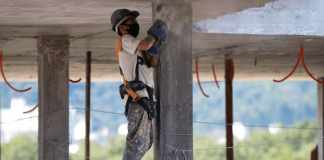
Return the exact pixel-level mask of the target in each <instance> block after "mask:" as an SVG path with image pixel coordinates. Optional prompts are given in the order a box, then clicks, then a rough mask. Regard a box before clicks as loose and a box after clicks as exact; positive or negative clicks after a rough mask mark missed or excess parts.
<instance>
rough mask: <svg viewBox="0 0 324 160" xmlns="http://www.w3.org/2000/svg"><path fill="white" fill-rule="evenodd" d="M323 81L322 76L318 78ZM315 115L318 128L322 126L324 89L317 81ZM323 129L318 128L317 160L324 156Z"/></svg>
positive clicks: (323, 124)
mask: <svg viewBox="0 0 324 160" xmlns="http://www.w3.org/2000/svg"><path fill="white" fill-rule="evenodd" d="M319 80H320V81H323V80H324V78H319ZM317 101H318V103H317V117H318V128H324V119H323V116H324V89H323V84H320V83H317ZM323 132H324V130H318V134H317V135H318V151H317V153H318V160H323V158H324V155H323V153H324V139H323V137H324V136H323V135H324V134H323Z"/></svg>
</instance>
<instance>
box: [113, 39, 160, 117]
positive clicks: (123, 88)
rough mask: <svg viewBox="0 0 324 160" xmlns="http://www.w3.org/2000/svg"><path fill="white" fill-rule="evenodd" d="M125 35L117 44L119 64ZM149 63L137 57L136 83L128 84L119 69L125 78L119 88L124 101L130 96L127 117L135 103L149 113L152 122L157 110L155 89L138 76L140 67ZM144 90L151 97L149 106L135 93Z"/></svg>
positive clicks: (126, 110) (127, 103) (126, 111)
mask: <svg viewBox="0 0 324 160" xmlns="http://www.w3.org/2000/svg"><path fill="white" fill-rule="evenodd" d="M123 36H124V35H122V36H120V37H119V39H118V42H117V47H116V53H117V58H118V62H119V52H120V51H121V50H122V45H121V42H122V37H123ZM146 64H148V63H146V62H145V59H144V58H142V57H140V56H137V63H136V68H135V74H136V77H135V80H134V81H130V82H127V81H126V80H125V77H124V74H123V71H122V69H121V68H120V67H119V69H120V74H121V75H122V77H123V81H124V84H122V85H120V86H119V93H120V97H121V98H122V99H124V96H125V95H126V94H129V96H128V99H127V102H126V106H125V116H127V114H128V108H129V104H130V103H131V102H132V101H134V102H137V103H139V104H140V105H141V106H142V107H143V108H144V110H145V111H146V112H147V115H148V118H149V120H152V119H153V118H154V117H155V116H156V110H155V102H154V99H153V91H154V89H153V88H151V87H149V86H148V85H146V84H144V83H143V82H142V81H140V80H139V74H138V65H146ZM142 89H146V90H147V93H148V95H149V103H150V104H149V105H148V104H147V103H145V102H144V100H143V98H142V97H139V96H138V95H137V94H136V93H135V92H136V91H139V90H142Z"/></svg>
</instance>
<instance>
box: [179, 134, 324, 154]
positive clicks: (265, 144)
mask: <svg viewBox="0 0 324 160" xmlns="http://www.w3.org/2000/svg"><path fill="white" fill-rule="evenodd" d="M322 138H324V137H322ZM314 139H318V138H317V137H314V138H307V139H297V140H292V141H281V142H272V143H263V144H252V145H246V146H234V147H220V148H204V149H193V150H183V151H185V152H192V151H206V150H218V149H232V148H233V149H234V148H245V147H255V146H267V145H275V144H282V143H295V142H301V141H309V140H314Z"/></svg>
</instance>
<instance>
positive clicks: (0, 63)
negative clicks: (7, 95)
mask: <svg viewBox="0 0 324 160" xmlns="http://www.w3.org/2000/svg"><path fill="white" fill-rule="evenodd" d="M0 68H1V74H2V77H3V79H4V80H5V82H6V83H7V85H8V86H9V87H10V88H11V89H13V90H14V91H16V92H26V91H29V90H30V89H31V87H29V88H27V89H25V90H18V89H15V88H14V87H12V86H11V85H10V84H9V83H8V81H7V79H6V77H5V75H4V74H3V69H2V52H1V54H0Z"/></svg>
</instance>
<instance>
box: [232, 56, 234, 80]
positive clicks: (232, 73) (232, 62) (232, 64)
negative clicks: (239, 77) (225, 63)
mask: <svg viewBox="0 0 324 160" xmlns="http://www.w3.org/2000/svg"><path fill="white" fill-rule="evenodd" d="M233 79H234V61H233V60H232V80H233Z"/></svg>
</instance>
